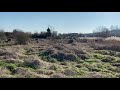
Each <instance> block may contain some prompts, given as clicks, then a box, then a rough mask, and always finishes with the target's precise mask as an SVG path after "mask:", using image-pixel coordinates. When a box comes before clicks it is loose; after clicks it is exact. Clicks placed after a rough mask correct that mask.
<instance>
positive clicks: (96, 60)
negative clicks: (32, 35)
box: [0, 38, 120, 78]
mask: <svg viewBox="0 0 120 90" xmlns="http://www.w3.org/2000/svg"><path fill="white" fill-rule="evenodd" d="M0 77H1V78H119V77H120V40H119V39H118V38H117V39H111V38H106V39H97V40H96V38H94V39H93V38H92V39H90V38H82V39H81V38H80V39H78V40H74V42H72V43H69V40H68V39H38V40H37V42H36V40H31V42H29V43H28V44H27V45H15V44H12V43H11V42H9V43H1V44H0Z"/></svg>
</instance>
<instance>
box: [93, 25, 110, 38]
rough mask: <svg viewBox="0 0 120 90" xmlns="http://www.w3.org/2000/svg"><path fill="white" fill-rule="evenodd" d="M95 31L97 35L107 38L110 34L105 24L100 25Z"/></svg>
mask: <svg viewBox="0 0 120 90" xmlns="http://www.w3.org/2000/svg"><path fill="white" fill-rule="evenodd" d="M93 33H95V36H97V37H103V38H106V37H109V36H110V31H109V29H108V28H106V27H103V26H99V27H98V28H96V30H95V31H94V32H93Z"/></svg>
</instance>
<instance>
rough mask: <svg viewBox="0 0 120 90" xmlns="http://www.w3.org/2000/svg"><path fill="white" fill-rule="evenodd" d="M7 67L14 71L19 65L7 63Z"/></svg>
mask: <svg viewBox="0 0 120 90" xmlns="http://www.w3.org/2000/svg"><path fill="white" fill-rule="evenodd" d="M6 67H7V68H8V69H9V70H10V71H12V72H13V71H14V70H15V68H16V67H17V66H16V65H15V64H7V65H6Z"/></svg>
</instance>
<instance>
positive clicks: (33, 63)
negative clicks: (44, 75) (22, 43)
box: [24, 60, 43, 69]
mask: <svg viewBox="0 0 120 90" xmlns="http://www.w3.org/2000/svg"><path fill="white" fill-rule="evenodd" d="M24 65H25V66H26V67H30V68H33V69H38V68H42V67H43V63H42V62H40V61H39V60H25V61H24Z"/></svg>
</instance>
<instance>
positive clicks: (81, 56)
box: [77, 54, 89, 60]
mask: <svg viewBox="0 0 120 90" xmlns="http://www.w3.org/2000/svg"><path fill="white" fill-rule="evenodd" d="M77 56H78V57H79V58H81V59H82V60H85V59H89V56H88V55H86V54H78V55H77Z"/></svg>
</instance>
